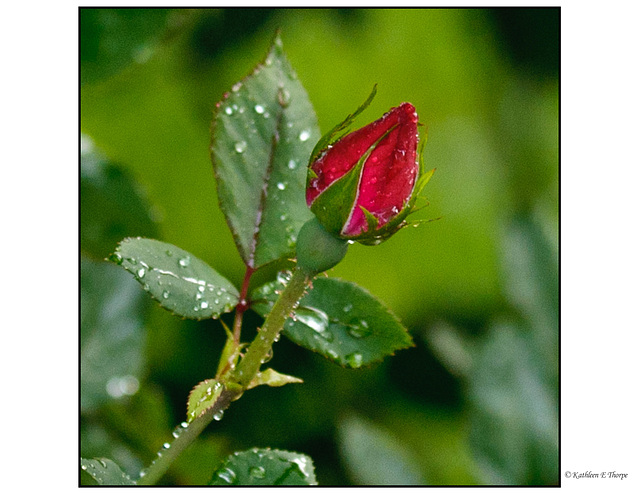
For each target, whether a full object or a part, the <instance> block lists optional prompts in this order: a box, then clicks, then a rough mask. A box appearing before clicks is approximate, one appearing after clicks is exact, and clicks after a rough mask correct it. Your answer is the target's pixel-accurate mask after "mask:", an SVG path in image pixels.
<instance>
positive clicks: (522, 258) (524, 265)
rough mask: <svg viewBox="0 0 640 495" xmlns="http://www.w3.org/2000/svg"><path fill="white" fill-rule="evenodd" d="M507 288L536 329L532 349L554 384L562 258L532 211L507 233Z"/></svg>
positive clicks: (504, 261) (514, 221)
mask: <svg viewBox="0 0 640 495" xmlns="http://www.w3.org/2000/svg"><path fill="white" fill-rule="evenodd" d="M502 267H503V274H504V291H505V293H506V296H507V298H508V300H509V302H511V304H512V305H513V306H514V307H515V308H517V309H518V310H519V311H520V314H521V315H522V317H523V318H524V319H525V320H526V323H527V325H528V326H529V327H530V329H531V332H532V338H533V341H534V344H535V345H534V346H533V347H532V351H535V352H536V353H538V354H539V358H540V360H541V362H540V365H541V369H542V370H543V371H544V373H545V375H546V376H548V379H549V382H550V383H551V384H553V383H557V377H558V362H559V359H558V357H559V334H558V325H559V317H560V313H559V304H560V294H559V261H558V253H557V251H556V250H555V249H554V247H553V245H552V242H550V240H549V239H547V238H546V237H545V235H544V233H543V232H542V230H541V227H540V225H539V223H537V222H535V221H534V218H532V217H531V215H519V216H516V217H514V218H513V219H512V220H511V221H510V222H509V224H508V225H507V226H506V229H505V234H504V236H503V255H502Z"/></svg>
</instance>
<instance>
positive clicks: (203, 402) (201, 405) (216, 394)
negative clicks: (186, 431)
mask: <svg viewBox="0 0 640 495" xmlns="http://www.w3.org/2000/svg"><path fill="white" fill-rule="evenodd" d="M223 390H224V387H223V386H222V383H220V382H219V381H217V380H213V379H209V380H204V381H202V382H200V383H198V384H197V385H196V386H195V387H194V388H193V390H191V393H189V400H188V402H187V421H188V422H191V421H193V420H194V419H196V418H197V417H199V416H201V415H202V414H204V413H205V412H207V411H209V410H211V409H212V408H213V407H214V406H215V405H216V402H217V401H218V399H219V398H220V394H221V393H222V391H223Z"/></svg>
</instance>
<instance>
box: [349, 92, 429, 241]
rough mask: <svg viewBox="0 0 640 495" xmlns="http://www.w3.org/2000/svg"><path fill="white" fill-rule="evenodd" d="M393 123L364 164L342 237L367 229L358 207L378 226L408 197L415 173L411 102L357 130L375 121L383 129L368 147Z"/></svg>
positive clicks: (415, 138) (415, 137)
mask: <svg viewBox="0 0 640 495" xmlns="http://www.w3.org/2000/svg"><path fill="white" fill-rule="evenodd" d="M382 123H384V125H382ZM395 123H397V124H398V125H397V127H395V128H394V129H393V130H392V131H391V132H390V133H389V134H388V135H387V136H386V137H385V138H384V139H383V140H382V141H380V143H379V144H378V146H376V149H375V150H374V151H373V153H372V154H371V156H369V159H368V160H367V161H366V163H365V165H364V170H363V173H362V178H361V181H360V188H359V189H360V190H359V195H358V198H357V201H356V205H355V207H354V209H353V212H352V215H351V218H350V219H349V222H348V224H347V226H346V227H345V228H344V229H343V232H342V233H343V234H344V235H346V236H356V235H358V234H360V233H361V231H363V230H365V231H366V229H367V221H366V219H365V216H364V213H363V212H362V210H361V209H360V206H362V207H364V208H366V209H367V210H368V211H369V212H371V213H372V214H373V215H374V216H375V217H376V218H377V219H378V225H379V226H382V225H384V224H385V223H387V222H388V221H389V220H390V219H391V218H393V217H394V216H395V215H397V214H398V213H399V212H400V211H401V210H402V208H403V207H404V205H405V203H406V202H407V201H408V200H409V198H410V197H411V193H412V192H413V187H414V185H415V181H416V177H417V175H418V164H417V162H416V149H417V145H418V132H417V131H418V127H417V123H418V116H417V115H416V112H415V108H414V107H413V105H411V104H410V103H403V104H402V105H400V106H399V107H396V108H394V109H392V110H391V111H390V112H389V113H387V114H386V115H385V116H384V117H382V119H380V120H379V121H376V122H374V123H373V124H370V126H367V127H365V128H364V129H361V130H365V129H368V128H369V127H371V126H374V125H375V124H378V125H377V126H376V129H377V130H378V129H380V128H383V129H382V130H381V131H379V132H377V137H376V138H375V139H371V140H370V141H369V146H371V144H373V143H374V142H375V140H376V139H378V138H379V137H380V136H381V135H383V134H384V132H386V131H387V130H388V129H389V128H391V127H392V126H393V125H395ZM356 132H360V131H356ZM354 134H356V133H354ZM371 134H372V135H373V134H374V133H373V132H371ZM347 137H349V136H347ZM366 149H367V148H365V151H366ZM360 156H362V155H360ZM356 161H357V160H356Z"/></svg>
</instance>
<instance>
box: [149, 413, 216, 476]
mask: <svg viewBox="0 0 640 495" xmlns="http://www.w3.org/2000/svg"><path fill="white" fill-rule="evenodd" d="M212 420H213V416H212V415H211V414H203V415H202V416H200V417H198V418H196V419H194V420H193V421H192V422H191V423H189V425H188V426H187V427H186V428H185V429H184V430H183V431H182V433H181V434H180V436H178V438H176V439H175V440H174V441H173V442H172V443H171V446H170V447H169V448H168V449H163V450H161V451H160V452H158V457H156V459H155V460H154V461H153V462H152V463H151V465H150V466H149V467H148V468H147V469H146V470H145V474H144V476H142V477H141V478H140V479H139V480H138V481H137V482H136V484H137V485H155V484H156V483H157V482H158V481H160V478H162V476H164V474H165V473H166V472H167V469H169V466H170V465H171V463H172V462H173V461H174V460H175V459H176V458H177V457H178V456H179V455H180V454H181V453H182V452H183V451H184V450H185V449H186V448H187V447H188V446H189V445H191V443H192V442H193V441H194V440H195V439H196V438H197V437H198V435H200V433H202V430H204V429H205V428H206V427H207V425H208V424H209V423H211V421H212Z"/></svg>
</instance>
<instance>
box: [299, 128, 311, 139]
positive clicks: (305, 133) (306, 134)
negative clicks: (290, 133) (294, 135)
mask: <svg viewBox="0 0 640 495" xmlns="http://www.w3.org/2000/svg"><path fill="white" fill-rule="evenodd" d="M310 137H311V132H310V131H308V130H306V129H305V130H304V131H302V132H301V133H300V137H299V138H300V141H302V142H304V141H306V140H307V139H309V138H310Z"/></svg>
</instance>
